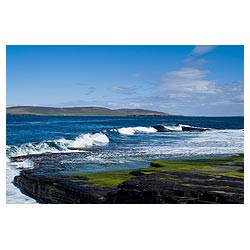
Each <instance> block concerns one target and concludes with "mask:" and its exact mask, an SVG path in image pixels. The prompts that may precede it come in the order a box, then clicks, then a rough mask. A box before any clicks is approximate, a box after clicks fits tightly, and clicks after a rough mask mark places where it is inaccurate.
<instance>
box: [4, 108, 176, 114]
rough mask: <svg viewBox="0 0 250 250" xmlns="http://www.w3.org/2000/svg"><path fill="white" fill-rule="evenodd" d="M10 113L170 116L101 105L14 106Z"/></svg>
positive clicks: (8, 109)
mask: <svg viewBox="0 0 250 250" xmlns="http://www.w3.org/2000/svg"><path fill="white" fill-rule="evenodd" d="M6 113H7V114H10V115H46V116H171V115H170V114H167V113H163V112H158V111H152V110H145V109H108V108H103V107H70V108H54V107H41V106H16V107H9V108H7V109H6Z"/></svg>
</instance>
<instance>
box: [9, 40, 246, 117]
mask: <svg viewBox="0 0 250 250" xmlns="http://www.w3.org/2000/svg"><path fill="white" fill-rule="evenodd" d="M243 88H244V47H243V46H229V45H227V46H222V45H220V46H211V45H200V46H199V45H198V46H191V45H188V46H184V45H179V46H172V45H171V46H170V45H166V46H157V45H156V46H153V45H149V46H129V45H126V46H12V45H11V46H10V45H9V46H7V106H16V105H41V106H54V107H69V106H70V107H72V106H103V107H108V108H111V109H115V108H143V109H151V110H158V111H163V112H167V113H171V114H181V115H204V116H230V115H232V116H233V115H243V114H244V108H243V107H244V105H243V103H244V93H243V92H244V89H243Z"/></svg>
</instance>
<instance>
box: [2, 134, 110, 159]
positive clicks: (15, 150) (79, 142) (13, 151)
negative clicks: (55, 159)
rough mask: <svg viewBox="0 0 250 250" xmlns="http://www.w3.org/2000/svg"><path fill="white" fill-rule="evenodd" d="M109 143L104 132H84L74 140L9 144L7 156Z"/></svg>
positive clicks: (51, 151) (56, 151) (60, 150)
mask: <svg viewBox="0 0 250 250" xmlns="http://www.w3.org/2000/svg"><path fill="white" fill-rule="evenodd" d="M108 143H109V138H108V137H107V136H106V135H105V134H102V133H95V134H82V135H79V136H78V137H76V138H75V139H74V140H67V139H65V138H62V139H58V140H52V141H43V142H40V143H31V142H30V143H25V144H22V145H21V146H7V147H6V151H7V156H8V157H15V156H23V155H32V154H42V153H48V152H49V153H59V152H69V151H70V152H71V150H69V148H89V147H92V146H104V145H106V144H108Z"/></svg>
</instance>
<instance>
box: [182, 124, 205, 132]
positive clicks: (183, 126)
mask: <svg viewBox="0 0 250 250" xmlns="http://www.w3.org/2000/svg"><path fill="white" fill-rule="evenodd" d="M181 129H182V131H191V132H192V131H199V132H203V131H207V130H210V129H208V128H198V127H192V126H185V125H182V126H181Z"/></svg>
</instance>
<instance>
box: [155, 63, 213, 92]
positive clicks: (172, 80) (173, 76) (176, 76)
mask: <svg viewBox="0 0 250 250" xmlns="http://www.w3.org/2000/svg"><path fill="white" fill-rule="evenodd" d="M208 74H209V71H207V70H201V69H197V68H191V67H185V68H181V69H179V70H176V71H170V72H168V73H166V75H165V76H164V77H163V78H162V84H161V85H160V89H161V90H162V91H167V92H169V91H172V92H184V93H206V94H208V93H210V94H213V93H216V92H217V89H216V86H215V81H213V80H207V79H206V77H207V75H208ZM172 94H173V93H172Z"/></svg>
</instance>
